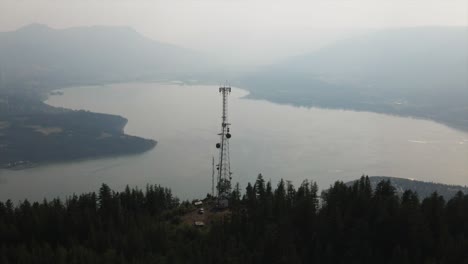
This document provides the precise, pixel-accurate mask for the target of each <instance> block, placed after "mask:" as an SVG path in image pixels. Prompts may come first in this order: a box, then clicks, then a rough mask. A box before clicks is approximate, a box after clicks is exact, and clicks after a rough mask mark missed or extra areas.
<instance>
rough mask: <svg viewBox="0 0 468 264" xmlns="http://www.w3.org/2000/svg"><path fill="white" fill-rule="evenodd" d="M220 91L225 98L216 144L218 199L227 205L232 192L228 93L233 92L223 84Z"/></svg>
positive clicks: (223, 98)
mask: <svg viewBox="0 0 468 264" xmlns="http://www.w3.org/2000/svg"><path fill="white" fill-rule="evenodd" d="M219 92H220V93H221V96H222V100H223V112H222V116H221V118H222V122H221V133H219V134H218V135H219V136H220V143H217V144H216V148H218V149H219V161H218V164H217V166H216V168H217V170H218V179H217V180H218V184H217V186H216V188H217V191H218V193H217V194H218V201H220V204H221V205H222V206H227V199H228V198H229V195H230V193H231V175H232V173H231V163H230V159H229V139H230V138H231V133H230V129H229V126H230V125H231V124H230V123H228V95H229V94H230V93H231V87H229V86H221V87H219Z"/></svg>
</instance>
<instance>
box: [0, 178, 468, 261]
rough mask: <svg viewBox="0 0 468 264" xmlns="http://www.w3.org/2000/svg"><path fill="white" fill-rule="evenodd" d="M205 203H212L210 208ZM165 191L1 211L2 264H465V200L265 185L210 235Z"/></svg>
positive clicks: (367, 188)
mask: <svg viewBox="0 0 468 264" xmlns="http://www.w3.org/2000/svg"><path fill="white" fill-rule="evenodd" d="M208 199H209V198H207V200H206V201H205V202H208ZM192 210H195V209H194V208H193V206H192V205H191V204H190V203H188V202H183V203H179V201H178V200H177V199H176V198H175V197H174V196H173V195H172V194H171V191H170V190H168V189H166V188H163V187H160V186H148V187H147V188H146V190H144V191H143V190H138V189H129V188H126V189H125V191H123V192H115V191H112V190H111V189H110V188H109V187H108V186H107V185H103V186H102V187H101V189H100V190H99V192H98V193H97V194H96V193H89V194H82V195H80V196H76V195H74V196H72V197H69V198H68V199H66V201H61V200H59V199H55V200H53V201H43V202H42V203H30V202H28V201H23V202H21V203H20V204H18V205H17V206H14V205H13V204H12V202H11V201H7V202H6V203H0V262H1V263H468V251H467V250H466V249H468V195H464V194H462V193H461V192H460V193H458V194H457V195H456V196H455V197H454V198H452V199H450V200H449V201H445V200H444V198H443V197H441V196H439V195H438V194H437V193H434V194H432V195H431V196H430V197H428V198H426V199H424V200H422V201H421V200H420V199H419V198H418V195H417V194H416V193H415V192H412V191H405V193H404V194H403V195H402V196H401V197H400V196H398V195H397V194H396V193H395V188H394V187H393V186H392V185H391V183H390V182H389V181H382V182H380V183H379V184H378V185H377V187H376V188H375V190H373V189H372V187H371V183H370V180H369V178H368V177H362V178H361V179H360V180H359V181H356V182H355V183H353V185H352V186H348V185H346V184H345V183H343V182H336V183H335V184H334V185H333V186H331V187H330V189H328V190H327V191H325V192H323V193H322V194H321V195H319V194H318V189H317V185H316V184H315V183H314V182H310V181H304V182H303V183H302V184H301V185H300V186H299V187H298V188H295V187H294V186H293V185H292V184H291V183H290V182H288V181H283V180H281V181H280V182H279V183H278V185H277V186H276V187H273V186H272V184H271V182H266V181H265V180H264V179H263V177H262V176H261V175H259V177H258V178H257V180H256V182H255V183H253V184H248V185H247V188H246V191H245V193H244V194H241V190H240V188H239V186H238V185H237V186H236V188H234V190H233V193H232V198H231V208H230V212H229V213H228V214H226V212H223V213H224V217H223V218H220V219H218V220H213V221H212V222H210V223H207V225H206V226H205V227H204V228H196V227H194V226H192V225H187V224H184V223H183V222H181V221H180V219H181V218H182V217H183V216H184V215H185V214H186V213H187V212H190V211H192Z"/></svg>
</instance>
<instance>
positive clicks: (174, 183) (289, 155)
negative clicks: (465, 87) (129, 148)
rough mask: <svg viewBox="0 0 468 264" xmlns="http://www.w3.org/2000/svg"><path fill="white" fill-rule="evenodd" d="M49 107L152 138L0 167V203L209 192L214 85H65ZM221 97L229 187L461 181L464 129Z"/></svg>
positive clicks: (237, 95)
mask: <svg viewBox="0 0 468 264" xmlns="http://www.w3.org/2000/svg"><path fill="white" fill-rule="evenodd" d="M63 91H64V95H62V96H52V97H50V98H49V100H48V101H47V103H48V104H51V105H53V106H62V107H66V108H72V109H86V110H90V111H93V112H102V113H110V114H118V115H122V116H124V117H125V118H127V119H128V120H129V122H128V124H127V126H126V128H125V132H126V133H128V134H131V135H137V136H141V137H147V138H152V139H155V140H157V141H158V145H157V146H156V148H155V149H153V150H151V151H149V152H147V153H144V154H141V155H134V156H127V157H117V158H105V159H96V160H88V161H86V160H85V161H79V162H68V163H60V164H53V165H44V166H40V167H37V168H32V169H27V170H21V171H6V170H2V171H0V200H5V199H7V198H12V199H13V200H19V199H24V198H28V199H33V200H41V199H42V198H43V197H48V198H50V197H55V196H63V195H65V194H70V193H73V192H75V193H81V192H84V191H94V190H96V189H97V188H98V187H99V185H100V184H101V183H103V182H105V183H108V184H109V185H110V186H111V187H112V188H114V189H116V190H120V189H123V188H124V187H125V185H127V184H128V185H130V186H135V185H137V186H140V187H144V186H145V185H146V184H147V183H150V184H161V185H162V186H167V187H170V188H171V189H173V191H174V193H175V194H176V195H178V196H179V197H181V198H195V197H201V196H203V195H204V194H206V193H208V192H210V190H211V159H212V156H215V158H216V155H217V149H216V148H215V144H216V143H217V142H218V139H219V138H218V136H217V133H219V129H220V122H221V119H220V116H221V97H220V95H219V93H218V87H217V86H202V85H194V86H189V85H179V84H161V83H128V84H115V85H106V86H90V87H78V88H69V89H65V90H63ZM245 95H247V92H246V91H245V90H241V89H237V88H235V89H233V92H232V94H231V95H230V97H229V117H230V120H229V121H230V123H232V126H231V131H232V134H233V137H232V139H231V140H230V150H231V168H232V172H233V173H234V174H233V183H235V182H239V183H240V184H241V187H242V188H245V186H246V183H247V182H248V181H253V180H254V179H255V177H256V176H257V174H258V173H262V174H263V175H264V177H265V178H266V179H271V180H272V182H273V183H274V184H276V181H277V180H279V179H280V178H284V179H286V180H292V181H293V183H294V184H295V185H298V184H299V183H300V182H301V181H302V180H304V179H312V180H315V181H317V183H318V184H319V186H320V187H321V188H326V187H328V186H329V185H330V184H331V183H333V182H334V181H336V180H343V181H348V180H353V179H356V178H358V177H359V176H361V175H362V174H367V175H385V176H394V177H402V178H415V179H417V180H423V181H434V182H443V183H448V184H461V185H467V184H468V162H467V160H468V134H467V133H464V132H461V131H458V130H454V129H452V128H449V127H447V126H444V125H441V124H438V123H435V122H433V121H428V120H418V119H412V118H402V117H395V116H389V115H382V114H375V113H368V112H354V111H343V110H329V109H318V108H298V107H294V106H289V105H278V104H274V103H270V102H266V101H258V100H250V99H242V97H244V96H245Z"/></svg>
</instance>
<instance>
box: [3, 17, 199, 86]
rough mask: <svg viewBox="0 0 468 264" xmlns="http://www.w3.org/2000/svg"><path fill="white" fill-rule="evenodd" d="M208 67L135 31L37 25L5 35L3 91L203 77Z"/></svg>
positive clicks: (187, 53) (181, 50) (191, 53)
mask: <svg viewBox="0 0 468 264" xmlns="http://www.w3.org/2000/svg"><path fill="white" fill-rule="evenodd" d="M206 61H207V59H206V57H204V56H203V55H202V54H199V53H197V52H194V51H191V50H188V49H184V48H180V47H177V46H175V45H170V44H165V43H161V42H157V41H154V40H151V39H148V38H146V37H144V36H142V35H140V34H139V33H138V32H136V31H135V30H133V29H131V28H129V27H107V26H93V27H76V28H69V29H52V28H49V27H47V26H45V25H41V24H32V25H29V26H26V27H23V28H20V29H18V30H16V31H12V32H2V33H0V88H1V87H4V88H5V87H10V88H12V87H13V88H14V87H26V88H27V87H52V88H54V87H55V88H56V87H61V86H66V85H77V84H93V83H102V82H120V81H134V80H148V79H158V78H165V79H170V78H176V77H177V76H185V75H190V74H193V73H196V72H199V71H203V70H205V68H204V65H206V63H205V62H206Z"/></svg>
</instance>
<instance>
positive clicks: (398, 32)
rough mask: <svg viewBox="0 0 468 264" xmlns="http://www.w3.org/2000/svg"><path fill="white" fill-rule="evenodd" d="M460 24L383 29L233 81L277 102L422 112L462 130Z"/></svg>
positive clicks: (466, 31) (466, 106)
mask: <svg viewBox="0 0 468 264" xmlns="http://www.w3.org/2000/svg"><path fill="white" fill-rule="evenodd" d="M467 47H468V28H466V27H424V28H407V29H394V30H385V31H381V32H374V33H371V34H368V35H365V36H359V37H355V38H351V39H348V40H346V41H340V42H338V43H336V44H334V45H330V46H328V47H326V48H324V49H322V50H320V51H318V52H315V53H312V54H306V55H303V56H298V57H295V58H291V59H289V60H286V61H283V62H281V63H278V64H275V65H271V66H270V67H268V68H266V69H264V70H262V71H260V72H257V73H256V74H252V75H250V76H247V77H245V78H243V79H242V80H240V83H241V84H242V85H243V86H244V87H246V88H248V89H249V90H250V91H251V92H252V94H251V96H252V97H257V98H265V99H269V100H272V101H275V102H279V103H289V104H297V105H304V106H321V107H333V108H347V109H354V110H363V111H374V112H383V113H391V114H398V115H403V116H415V117H420V118H429V119H433V120H436V121H439V122H442V123H446V124H449V125H451V126H453V127H457V128H461V129H465V130H468V118H467V116H468V74H467V73H468V48H467Z"/></svg>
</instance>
